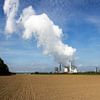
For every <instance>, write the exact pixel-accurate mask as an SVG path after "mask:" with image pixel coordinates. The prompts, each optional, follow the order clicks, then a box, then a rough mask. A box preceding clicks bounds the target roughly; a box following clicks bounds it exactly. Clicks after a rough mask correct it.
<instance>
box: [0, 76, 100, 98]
mask: <svg viewBox="0 0 100 100" xmlns="http://www.w3.org/2000/svg"><path fill="white" fill-rule="evenodd" d="M0 100H100V76H99V75H12V76H0Z"/></svg>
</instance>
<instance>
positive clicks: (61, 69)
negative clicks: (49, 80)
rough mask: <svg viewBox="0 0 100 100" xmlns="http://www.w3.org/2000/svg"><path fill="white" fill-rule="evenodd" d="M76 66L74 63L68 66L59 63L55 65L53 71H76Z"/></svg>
mask: <svg viewBox="0 0 100 100" xmlns="http://www.w3.org/2000/svg"><path fill="white" fill-rule="evenodd" d="M77 72H78V70H77V67H76V66H75V65H72V63H71V62H70V64H69V65H68V66H62V64H60V65H59V67H55V73H77Z"/></svg>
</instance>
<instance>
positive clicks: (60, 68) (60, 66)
mask: <svg viewBox="0 0 100 100" xmlns="http://www.w3.org/2000/svg"><path fill="white" fill-rule="evenodd" d="M61 71H62V64H60V65H59V72H61Z"/></svg>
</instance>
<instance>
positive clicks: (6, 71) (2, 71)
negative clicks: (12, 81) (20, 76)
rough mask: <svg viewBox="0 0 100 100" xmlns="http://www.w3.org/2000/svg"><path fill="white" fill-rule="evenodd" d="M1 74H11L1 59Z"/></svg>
mask: <svg viewBox="0 0 100 100" xmlns="http://www.w3.org/2000/svg"><path fill="white" fill-rule="evenodd" d="M0 74H9V68H8V66H7V65H6V64H5V63H4V61H3V60H2V59H1V58H0Z"/></svg>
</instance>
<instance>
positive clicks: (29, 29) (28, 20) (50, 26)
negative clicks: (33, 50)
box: [4, 0, 76, 65]
mask: <svg viewBox="0 0 100 100" xmlns="http://www.w3.org/2000/svg"><path fill="white" fill-rule="evenodd" d="M8 1H14V0H6V1H5V5H4V12H5V14H6V15H7V19H8V20H9V19H11V18H12V17H13V19H14V17H15V15H16V12H17V10H18V0H17V1H16V2H12V3H11V4H10V5H9V6H10V7H9V6H6V2H7V3H8ZM14 5H17V7H15V6H14ZM5 6H6V7H5ZM10 9H13V10H10ZM8 20H7V21H8ZM7 24H8V23H7ZM7 24H6V28H7V31H8V33H13V32H14V30H11V29H12V27H14V26H11V27H10V28H11V29H9V27H7ZM12 24H13V23H12ZM17 24H18V25H21V27H23V29H24V30H23V32H22V33H23V34H22V36H23V38H24V39H30V38H32V37H33V36H34V37H35V38H36V39H37V45H38V47H41V48H42V49H43V53H44V54H46V55H51V56H53V57H54V59H55V60H56V61H57V62H58V63H62V64H63V65H66V64H68V61H69V60H71V59H72V58H73V55H74V53H75V51H76V49H74V48H72V47H70V46H68V45H65V44H64V43H63V42H62V40H61V37H62V35H63V32H62V29H61V28H59V26H57V25H55V24H54V23H53V21H52V20H50V19H49V17H48V16H47V15H46V14H45V13H43V14H41V15H36V14H35V11H34V9H33V8H32V6H29V7H27V8H25V9H24V10H23V12H22V14H21V15H20V18H19V19H18V20H17ZM10 25H11V23H10ZM13 25H14V24H13Z"/></svg>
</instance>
